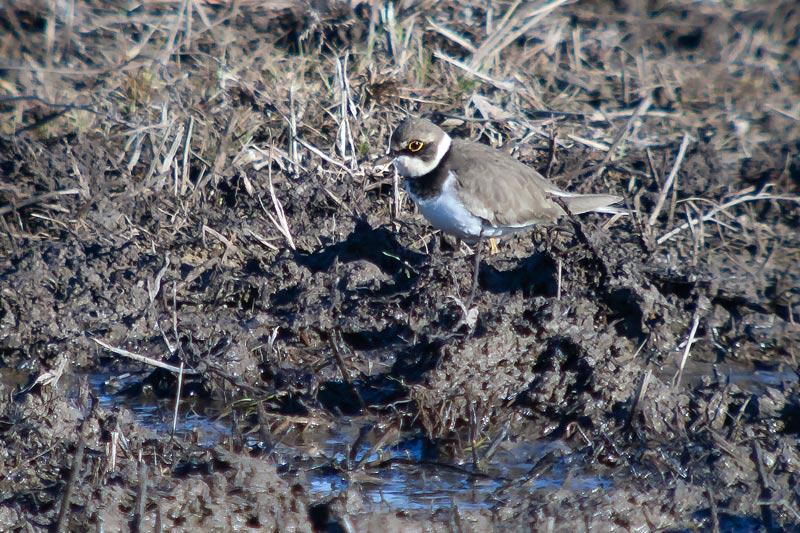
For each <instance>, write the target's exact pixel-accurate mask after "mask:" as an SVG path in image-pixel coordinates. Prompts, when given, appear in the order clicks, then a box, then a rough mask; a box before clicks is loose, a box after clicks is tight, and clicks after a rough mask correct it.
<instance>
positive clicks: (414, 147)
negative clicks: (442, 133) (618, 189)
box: [408, 140, 425, 153]
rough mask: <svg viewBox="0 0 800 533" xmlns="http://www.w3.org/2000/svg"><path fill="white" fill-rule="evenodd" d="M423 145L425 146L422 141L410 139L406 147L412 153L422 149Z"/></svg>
mask: <svg viewBox="0 0 800 533" xmlns="http://www.w3.org/2000/svg"><path fill="white" fill-rule="evenodd" d="M423 146H425V143H424V142H422V141H419V140H414V141H410V142H409V143H408V149H409V150H410V151H411V152H414V153H416V152H419V151H420V150H422V147H423Z"/></svg>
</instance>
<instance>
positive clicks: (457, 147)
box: [447, 139, 566, 226]
mask: <svg viewBox="0 0 800 533" xmlns="http://www.w3.org/2000/svg"><path fill="white" fill-rule="evenodd" d="M447 164H448V170H450V171H451V172H453V173H455V175H456V176H457V177H458V184H459V186H460V190H461V192H462V194H461V196H462V200H463V202H464V206H465V207H466V208H467V209H468V210H469V211H470V212H471V213H472V214H474V215H475V216H478V217H480V218H483V219H484V220H486V221H488V222H489V223H490V224H492V225H495V226H527V225H529V224H548V223H552V222H555V221H556V220H558V218H559V217H560V216H561V215H563V214H564V211H563V210H562V209H561V207H559V206H558V204H556V203H555V202H553V201H552V200H551V199H550V198H549V196H550V194H549V193H556V194H558V193H561V194H562V195H563V194H566V193H564V191H562V190H561V189H559V188H558V187H556V186H555V185H554V184H553V183H551V182H549V181H547V180H546V179H545V178H544V177H543V176H542V175H541V174H539V173H538V172H536V171H535V170H534V169H532V168H530V167H529V166H527V165H525V164H523V163H521V162H520V161H518V160H517V159H515V158H514V157H512V156H510V155H508V154H506V153H503V152H500V151H498V150H495V149H494V148H491V147H490V146H486V145H485V144H480V143H474V142H469V141H463V140H457V139H454V140H453V148H451V155H450V157H449V159H448V161H447ZM487 176H493V179H486V177H487Z"/></svg>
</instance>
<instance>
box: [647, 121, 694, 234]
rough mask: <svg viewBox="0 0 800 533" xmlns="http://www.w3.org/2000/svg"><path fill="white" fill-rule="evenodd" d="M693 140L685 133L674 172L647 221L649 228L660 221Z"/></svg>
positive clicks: (665, 184) (665, 183)
mask: <svg viewBox="0 0 800 533" xmlns="http://www.w3.org/2000/svg"><path fill="white" fill-rule="evenodd" d="M691 140H692V138H691V137H690V136H689V134H688V133H686V132H684V133H683V140H682V141H681V147H680V148H679V149H678V156H677V157H676V158H675V162H674V163H673V164H672V170H670V171H669V176H667V181H665V182H664V186H663V187H661V192H660V193H659V195H658V201H657V202H656V207H655V208H654V209H653V212H652V213H650V218H649V219H648V220H647V224H648V225H649V226H653V225H655V223H656V221H657V220H658V215H659V214H660V213H661V209H663V208H664V202H665V201H666V200H667V195H668V194H669V191H670V189H671V188H672V184H673V183H674V182H675V177H676V176H677V175H678V169H679V168H680V167H681V163H682V162H683V158H684V156H685V155H686V149H687V148H689V143H690V142H691Z"/></svg>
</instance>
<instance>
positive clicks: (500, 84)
mask: <svg viewBox="0 0 800 533" xmlns="http://www.w3.org/2000/svg"><path fill="white" fill-rule="evenodd" d="M433 57H435V58H436V59H441V60H443V61H447V62H448V63H450V64H451V65H453V66H455V67H458V68H460V69H461V70H463V71H464V72H466V73H467V74H470V75H471V76H473V77H475V78H478V79H479V80H481V81H485V82H486V83H489V84H491V85H494V86H495V87H497V88H498V89H502V90H504V91H513V90H514V89H515V88H516V87H517V85H516V84H515V83H514V82H511V81H503V80H498V79H495V78H492V77H491V76H489V75H487V74H483V73H482V72H478V71H477V70H475V69H474V68H472V67H471V66H469V65H467V64H465V63H462V62H461V61H459V60H458V59H455V58H452V57H450V56H449V55H447V54H445V53H444V52H441V51H438V50H437V51H435V52H434V53H433Z"/></svg>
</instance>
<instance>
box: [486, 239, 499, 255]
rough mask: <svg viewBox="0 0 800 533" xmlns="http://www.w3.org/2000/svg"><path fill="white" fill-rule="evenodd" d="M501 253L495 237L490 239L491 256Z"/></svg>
mask: <svg viewBox="0 0 800 533" xmlns="http://www.w3.org/2000/svg"><path fill="white" fill-rule="evenodd" d="M499 251H500V250H499V249H498V248H497V241H495V240H494V237H489V255H494V254H496V253H498V252H499Z"/></svg>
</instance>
